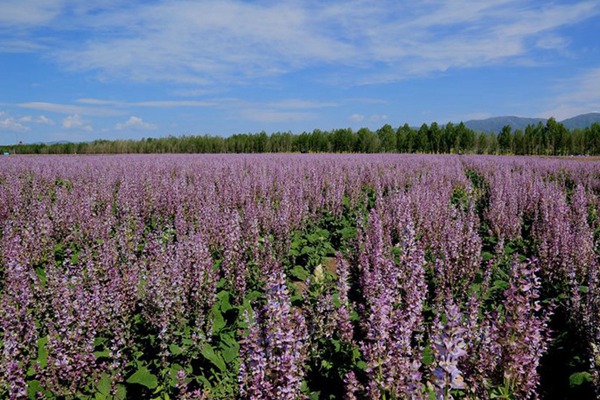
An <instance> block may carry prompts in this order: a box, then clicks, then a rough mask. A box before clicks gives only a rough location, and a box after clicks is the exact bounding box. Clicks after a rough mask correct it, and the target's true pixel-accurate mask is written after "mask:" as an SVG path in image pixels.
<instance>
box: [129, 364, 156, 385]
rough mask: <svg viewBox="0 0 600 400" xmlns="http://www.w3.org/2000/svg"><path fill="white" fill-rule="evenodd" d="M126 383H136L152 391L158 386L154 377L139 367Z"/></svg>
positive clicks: (145, 369) (146, 369) (144, 368)
mask: <svg viewBox="0 0 600 400" xmlns="http://www.w3.org/2000/svg"><path fill="white" fill-rule="evenodd" d="M127 383H136V384H138V385H142V386H145V387H147V388H148V389H154V388H155V387H156V386H157V385H158V380H157V379H156V376H155V375H154V374H153V373H152V372H150V371H149V370H148V368H146V367H140V368H139V369H138V370H137V371H135V373H134V374H133V375H131V376H130V377H129V379H127Z"/></svg>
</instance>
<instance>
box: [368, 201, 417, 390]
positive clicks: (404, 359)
mask: <svg viewBox="0 0 600 400" xmlns="http://www.w3.org/2000/svg"><path fill="white" fill-rule="evenodd" d="M398 223H405V224H406V225H404V227H405V230H404V233H403V236H402V238H401V243H400V244H399V246H400V255H399V260H398V262H396V261H395V260H394V256H393V255H392V253H391V244H390V243H389V241H386V238H387V240H389V237H390V235H389V234H385V233H384V231H383V225H382V223H381V219H380V216H379V213H378V210H377V209H374V210H373V211H372V212H371V214H370V216H369V226H368V228H366V229H364V230H365V234H364V236H362V237H361V236H359V245H360V246H361V247H360V248H361V250H360V253H359V261H360V269H361V278H360V285H361V290H362V293H363V296H364V297H365V304H364V306H363V309H362V315H363V319H364V322H363V329H364V331H365V333H364V340H362V341H361V343H360V347H361V352H362V354H363V356H364V358H365V360H366V363H367V367H366V372H367V376H368V378H369V382H368V384H367V385H366V386H367V392H368V395H369V397H371V398H380V397H382V396H386V397H387V396H390V397H392V398H402V397H411V396H413V395H414V394H415V393H418V392H419V391H420V387H421V382H420V381H421V373H420V371H419V368H420V366H421V363H420V349H419V348H415V347H414V346H413V340H414V339H415V337H416V336H417V335H418V334H419V330H420V329H421V328H422V307H423V302H424V299H425V296H426V289H425V283H424V271H423V266H424V256H423V254H422V253H421V252H420V251H419V250H418V249H417V248H416V243H415V240H414V231H413V229H412V225H411V223H410V220H408V221H407V220H405V221H398Z"/></svg>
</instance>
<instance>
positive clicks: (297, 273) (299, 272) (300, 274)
mask: <svg viewBox="0 0 600 400" xmlns="http://www.w3.org/2000/svg"><path fill="white" fill-rule="evenodd" d="M290 275H292V276H293V277H294V278H297V279H299V280H301V281H305V280H306V279H307V278H308V277H309V275H310V273H309V272H308V271H307V270H306V269H304V268H303V267H302V266H300V265H296V266H294V268H292V270H291V271H290Z"/></svg>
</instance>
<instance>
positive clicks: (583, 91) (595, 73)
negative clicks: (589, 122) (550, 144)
mask: <svg viewBox="0 0 600 400" xmlns="http://www.w3.org/2000/svg"><path fill="white" fill-rule="evenodd" d="M554 91H555V95H554V96H552V98H551V99H550V100H549V101H548V104H546V107H545V109H544V110H543V111H542V112H541V113H539V116H541V117H546V118H547V117H551V116H553V117H555V118H556V119H558V120H561V119H564V118H569V117H572V116H574V115H577V114H584V113H589V112H600V68H593V69H588V70H585V71H583V72H582V73H581V74H579V75H577V76H574V77H572V78H569V79H565V80H563V81H561V82H558V83H557V84H556V86H555V87H554Z"/></svg>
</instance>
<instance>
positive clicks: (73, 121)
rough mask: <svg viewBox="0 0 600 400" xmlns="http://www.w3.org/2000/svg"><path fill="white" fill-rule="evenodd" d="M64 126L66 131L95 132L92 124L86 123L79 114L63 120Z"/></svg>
mask: <svg viewBox="0 0 600 400" xmlns="http://www.w3.org/2000/svg"><path fill="white" fill-rule="evenodd" d="M62 126H63V128H65V129H76V130H83V131H88V132H90V131H92V130H93V128H92V125H91V123H90V122H88V121H85V120H84V119H83V118H81V116H80V115H78V114H74V115H69V116H68V117H66V118H65V119H63V122H62Z"/></svg>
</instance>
